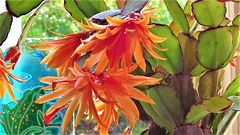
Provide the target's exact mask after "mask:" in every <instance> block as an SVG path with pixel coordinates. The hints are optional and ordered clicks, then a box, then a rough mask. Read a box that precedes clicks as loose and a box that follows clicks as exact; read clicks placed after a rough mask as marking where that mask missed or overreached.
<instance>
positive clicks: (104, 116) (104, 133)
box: [94, 101, 119, 135]
mask: <svg viewBox="0 0 240 135" xmlns="http://www.w3.org/2000/svg"><path fill="white" fill-rule="evenodd" d="M96 107H97V111H98V112H101V111H102V113H101V116H100V119H101V121H102V123H103V125H104V126H105V127H103V126H101V125H100V124H97V125H96V126H95V127H94V130H95V131H98V129H99V128H100V130H99V133H100V134H101V135H109V133H108V129H109V128H110V126H111V124H112V122H113V121H115V126H116V127H117V125H118V120H119V115H118V113H117V110H118V108H117V107H116V105H114V104H105V103H103V102H101V101H98V102H97V103H96Z"/></svg>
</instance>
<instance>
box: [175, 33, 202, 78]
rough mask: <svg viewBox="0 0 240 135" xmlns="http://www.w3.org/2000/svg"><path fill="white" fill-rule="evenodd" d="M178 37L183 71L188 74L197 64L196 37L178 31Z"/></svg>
mask: <svg viewBox="0 0 240 135" xmlns="http://www.w3.org/2000/svg"><path fill="white" fill-rule="evenodd" d="M178 39H179V41H180V45H181V48H182V52H183V63H184V64H183V73H184V74H190V72H191V71H192V70H193V69H194V68H195V67H196V66H197V65H198V60H197V57H196V55H197V48H196V44H197V39H195V38H194V37H191V36H190V35H187V34H184V33H179V34H178Z"/></svg>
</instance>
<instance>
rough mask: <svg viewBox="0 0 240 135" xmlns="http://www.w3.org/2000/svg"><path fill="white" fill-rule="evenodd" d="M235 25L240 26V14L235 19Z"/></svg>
mask: <svg viewBox="0 0 240 135" xmlns="http://www.w3.org/2000/svg"><path fill="white" fill-rule="evenodd" d="M233 25H235V26H238V27H240V14H239V15H237V16H236V17H235V18H234V19H233Z"/></svg>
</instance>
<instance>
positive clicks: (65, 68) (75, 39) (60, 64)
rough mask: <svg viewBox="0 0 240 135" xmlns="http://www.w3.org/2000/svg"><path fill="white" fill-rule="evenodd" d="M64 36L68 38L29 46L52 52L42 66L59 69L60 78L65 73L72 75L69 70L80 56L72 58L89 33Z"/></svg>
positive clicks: (83, 32)
mask: <svg viewBox="0 0 240 135" xmlns="http://www.w3.org/2000/svg"><path fill="white" fill-rule="evenodd" d="M58 35H60V34H58ZM64 36H66V37H64V38H62V39H58V40H52V41H43V42H45V43H44V44H38V45H34V46H28V47H30V48H36V49H39V50H52V51H51V52H50V53H48V55H47V56H46V57H45V58H44V59H43V60H42V62H41V64H48V65H47V67H50V68H58V70H57V73H58V76H61V75H62V74H63V73H64V72H65V75H68V74H69V73H70V71H69V68H70V67H72V66H73V63H74V61H77V60H78V59H79V57H80V55H74V56H73V57H71V56H72V54H73V52H74V51H75V49H76V48H77V47H78V46H79V45H80V44H81V43H82V41H81V40H82V39H86V38H87V37H88V36H89V33H88V32H87V31H82V32H80V33H76V34H69V35H64Z"/></svg>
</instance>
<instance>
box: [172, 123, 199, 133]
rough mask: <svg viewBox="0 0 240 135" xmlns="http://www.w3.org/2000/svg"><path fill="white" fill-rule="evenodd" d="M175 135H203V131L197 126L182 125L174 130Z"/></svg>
mask: <svg viewBox="0 0 240 135" xmlns="http://www.w3.org/2000/svg"><path fill="white" fill-rule="evenodd" d="M173 135H203V131H202V130H201V128H199V127H197V126H196V125H182V126H179V127H176V128H175V129H174V131H173Z"/></svg>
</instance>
